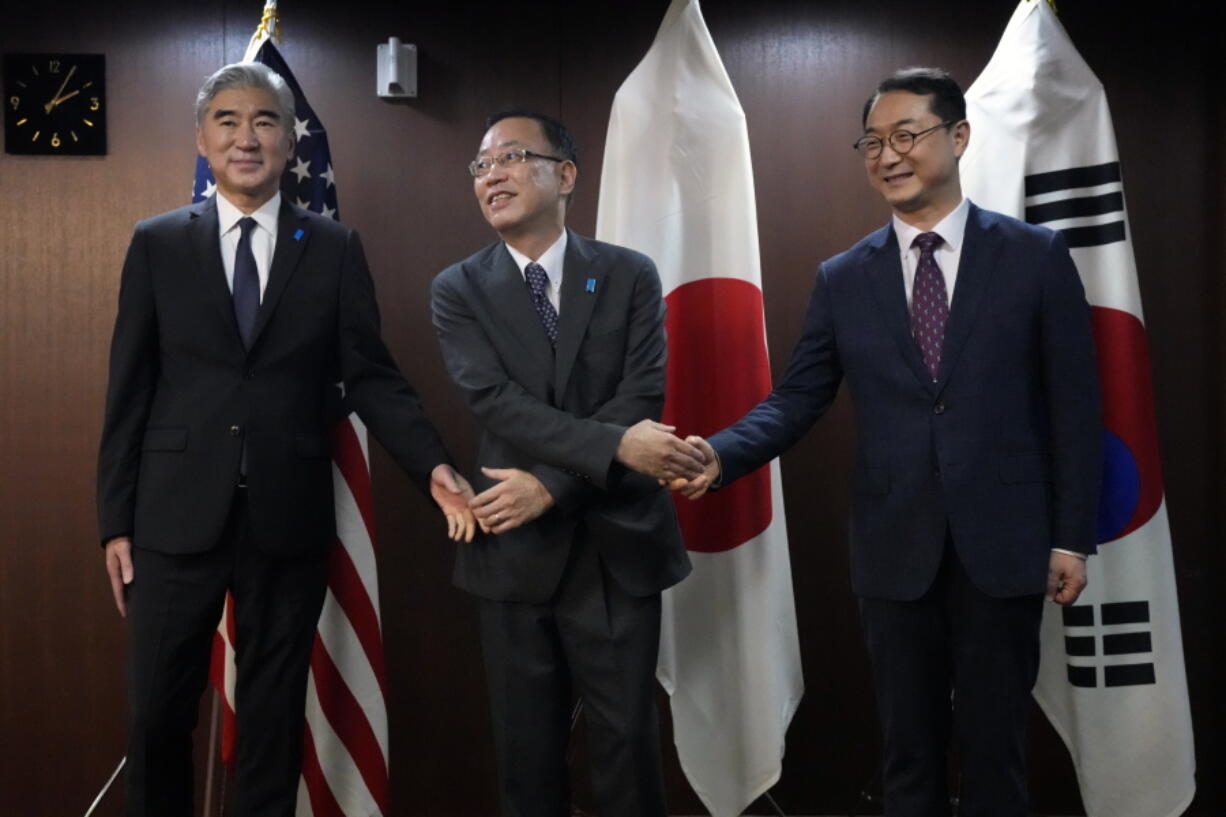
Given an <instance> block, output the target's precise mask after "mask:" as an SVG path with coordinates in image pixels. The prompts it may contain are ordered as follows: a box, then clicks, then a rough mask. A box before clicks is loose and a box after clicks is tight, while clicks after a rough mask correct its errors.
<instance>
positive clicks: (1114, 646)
mask: <svg viewBox="0 0 1226 817" xmlns="http://www.w3.org/2000/svg"><path fill="white" fill-rule="evenodd" d="M1064 640H1065V641H1066V642H1067V641H1068V639H1067V638H1066V639H1064ZM1153 651H1154V643H1153V639H1151V638H1150V637H1149V633H1119V634H1116V635H1105V636H1103V655H1127V654H1128V653H1133V652H1153ZM1069 654H1070V655H1072V654H1073V653H1069Z"/></svg>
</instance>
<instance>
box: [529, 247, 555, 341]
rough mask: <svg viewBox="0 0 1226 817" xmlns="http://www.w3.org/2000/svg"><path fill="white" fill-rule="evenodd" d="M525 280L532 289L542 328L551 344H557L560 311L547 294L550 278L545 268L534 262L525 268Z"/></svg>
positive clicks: (533, 301)
mask: <svg viewBox="0 0 1226 817" xmlns="http://www.w3.org/2000/svg"><path fill="white" fill-rule="evenodd" d="M524 280H526V281H527V282H528V286H529V287H530V288H531V289H532V303H533V305H535V306H536V314H537V315H538V316H539V317H540V319H541V326H543V327H544V328H545V335H546V336H548V338H549V342H550V343H553V344H556V343H557V342H558V310H556V309H554V308H553V303H552V302H550V300H549V295H548V294H547V293H548V290H549V276H548V275H546V274H545V268H544V267H542V266H541V265H540V264H538V263H536V262H535V261H533V262H532V263H531V264H529V265H528V266H526V267H524Z"/></svg>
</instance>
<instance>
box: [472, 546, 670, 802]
mask: <svg viewBox="0 0 1226 817" xmlns="http://www.w3.org/2000/svg"><path fill="white" fill-rule="evenodd" d="M479 617H480V622H481V647H482V653H483V655H484V660H485V668H486V683H487V686H488V688H489V696H490V708H491V711H492V715H493V721H494V736H495V741H496V744H497V753H498V766H499V792H500V798H501V802H502V809H503V814H504V815H505V817H569V815H570V775H569V771H568V769H567V766H566V750H567V745H568V741H569V729H570V713H571V707H572V690H576V691H577V692H578V693H579V694H580V695H582V696H583V706H584V717H585V720H586V724H587V732H588V752H589V755H590V761H591V773H592V789H593V792H594V795H595V799H596V808H597V813H598V814H599V815H601V817H664V816H665V815H666V814H667V808H666V806H665V799H664V781H663V770H662V760H661V753H660V735H659V721H658V714H657V712H656V705H655V695H654V693H655V668H656V655H657V652H658V650H659V643H660V594H659V593H655V594H653V595H650V596H647V597H643V598H639V597H635V596H631V595H629V594H628V593H626V592H625V591H624V590H622V589H621V588H620V587H619V586H618V585H617V583H616V581H614V580H613V579H612V578H611V577H610V576H609V574H608V571H607V570H605V569H604V567H603V566H602V565H601V564H600V559H599V557H598V556H597V554H596V552H595V550H594V549H593V548H591V547H589V546H587V545H585V544H582V543H577V544H576V545H574V547H573V548H572V553H571V559H570V563H569V564H568V565H567V568H566V572H565V574H564V575H563V577H562V582H561V585H560V586H559V589H558V591H557V593H556V595H555V596H554V598H553V599H552V600H551V601H549V602H547V603H545V604H525V603H517V602H498V601H489V600H486V599H482V600H480V601H479ZM572 683H573V687H572Z"/></svg>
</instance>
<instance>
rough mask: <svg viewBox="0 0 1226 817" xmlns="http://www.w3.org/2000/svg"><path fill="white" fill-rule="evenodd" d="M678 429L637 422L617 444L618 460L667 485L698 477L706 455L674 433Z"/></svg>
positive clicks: (648, 422)
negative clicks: (679, 480) (667, 483)
mask: <svg viewBox="0 0 1226 817" xmlns="http://www.w3.org/2000/svg"><path fill="white" fill-rule="evenodd" d="M676 430H677V429H676V428H675V427H673V426H666V425H664V424H663V423H657V422H656V421H655V420H642V421H640V422H637V423H635V424H634V425H632V426H630V427H629V428H628V429H626V433H625V434H623V435H622V438H621V442H620V443H618V445H617V461H618V462H620V463H621V464H622V465H624V466H626V467H627V468H629V469H631V470H632V471H638V472H639V473H640V474H647V475H648V476H651V477H655V478H656V479H659V480H663V481H665V482H671V481H673V480H676V479H685V480H690V479H694V478H695V477H698V476H699V475H701V474H702V472H703V465H704V464H705V463H704V461H703V458H702V452H700V451H699V450H698V449H697V448H695V447H694V446H692V445H690V444H689V443H688V442H686V441H684V440H682V439H681V438H680V437H678V436H676V435H675V434H673V432H674V431H676Z"/></svg>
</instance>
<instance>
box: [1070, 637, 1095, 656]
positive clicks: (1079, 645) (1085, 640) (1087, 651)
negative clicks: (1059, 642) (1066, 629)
mask: <svg viewBox="0 0 1226 817" xmlns="http://www.w3.org/2000/svg"><path fill="white" fill-rule="evenodd" d="M1064 651H1065V652H1067V653H1068V654H1069V655H1094V636H1092V635H1066V636H1065V637H1064Z"/></svg>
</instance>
